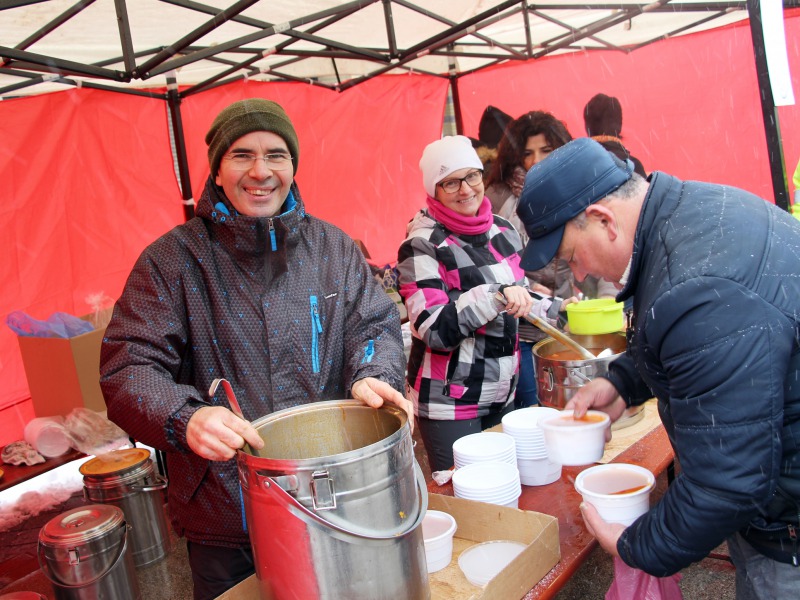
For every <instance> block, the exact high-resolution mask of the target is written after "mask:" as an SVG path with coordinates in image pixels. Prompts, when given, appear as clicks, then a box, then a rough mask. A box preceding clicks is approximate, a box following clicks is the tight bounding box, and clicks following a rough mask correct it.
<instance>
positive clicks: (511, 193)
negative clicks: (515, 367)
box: [486, 110, 616, 408]
mask: <svg viewBox="0 0 800 600" xmlns="http://www.w3.org/2000/svg"><path fill="white" fill-rule="evenodd" d="M571 139H572V136H571V135H570V133H569V131H568V130H567V126H566V125H565V124H564V123H563V122H562V121H559V120H558V119H556V118H555V117H554V116H553V115H552V114H550V113H548V112H544V111H541V110H535V111H531V112H528V113H525V114H524V115H522V116H521V117H519V118H518V119H515V120H514V121H513V122H511V124H509V126H508V127H507V128H506V132H505V135H504V136H503V139H502V140H501V141H500V144H499V146H498V152H497V159H496V160H495V161H494V163H493V165H492V169H491V170H490V171H489V176H488V178H487V180H486V195H487V196H488V198H489V200H490V201H491V203H492V212H494V213H495V214H497V215H500V216H501V217H503V218H504V219H507V220H508V221H509V222H511V224H512V225H514V227H516V229H517V231H518V232H519V234H520V237H521V238H522V243H523V244H525V243H527V241H528V236H527V234H526V233H525V228H524V227H523V226H522V222H521V221H520V220H519V217H518V216H517V203H518V202H519V196H520V193H521V192H522V184H523V183H524V181H525V173H527V172H528V169H530V168H531V167H532V166H533V165H535V164H537V163H539V162H541V161H542V160H544V159H545V158H546V157H547V156H549V155H550V153H551V152H552V151H553V150H555V149H556V148H560V147H561V146H563V145H564V144H566V143H567V142H569V141H570V140H571ZM525 275H526V276H527V277H528V281H529V282H530V285H531V288H532V290H533V291H534V292H538V293H540V294H543V295H545V296H549V297H553V298H556V297H561V298H572V297H573V295H574V294H575V293H576V292H577V291H581V292H584V290H582V289H579V288H578V287H577V286H576V285H575V278H574V277H573V276H572V273H571V272H570V270H569V265H567V264H566V263H565V262H564V261H559V260H553V261H552V262H551V263H550V264H548V265H546V266H545V267H544V268H542V269H539V270H537V271H527V272H526V273H525ZM584 287H585V288H586V290H585V292H584V293H585V295H586V296H587V297H593V298H594V297H613V296H615V295H616V289H614V287H613V286H612V285H610V284H609V283H608V282H599V281H597V280H590V281H587V282H586V283H585V285H584ZM562 308H563V306H562V304H561V302H560V301H555V302H553V304H552V305H551V308H550V313H549V315H548V316H549V317H550V318H552V319H558V313H559V311H560V310H561V309H562ZM546 337H547V334H546V333H544V332H543V331H541V330H540V329H538V328H537V327H536V326H534V325H532V324H530V323H529V322H528V321H526V320H524V319H522V320H520V323H519V347H520V370H519V383H518V384H517V391H516V395H515V398H514V405H515V406H516V407H517V408H524V407H526V406H534V405H536V404H538V393H537V389H536V367H535V362H534V361H535V358H534V355H533V347H534V346H535V345H536V344H537V343H538V342H540V341H541V340H543V339H545V338H546Z"/></svg>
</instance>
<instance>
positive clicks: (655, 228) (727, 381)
mask: <svg viewBox="0 0 800 600" xmlns="http://www.w3.org/2000/svg"><path fill="white" fill-rule="evenodd" d="M517 210H518V212H519V216H520V219H522V221H523V223H524V224H525V227H526V230H527V231H528V234H529V236H530V237H531V240H530V242H529V243H528V246H527V248H526V249H525V253H524V255H523V260H522V266H523V267H525V268H528V269H536V268H538V267H540V266H542V265H544V264H546V263H548V262H550V261H551V260H552V259H553V257H554V256H559V257H561V258H564V259H566V260H568V262H569V264H570V267H571V269H572V271H573V273H575V276H576V278H578V279H579V280H580V279H582V278H583V277H585V276H586V275H587V274H592V275H595V276H597V277H604V278H606V279H608V280H609V281H614V282H616V285H617V286H618V288H619V289H620V292H619V295H618V296H617V299H618V300H625V299H627V298H631V297H632V298H633V323H632V325H631V327H630V329H629V332H628V339H629V343H628V347H627V350H626V353H625V354H624V355H622V356H620V357H619V358H617V359H616V360H615V361H614V362H612V363H611V364H610V366H609V371H608V374H607V375H605V376H601V377H599V378H597V379H595V380H593V381H592V382H590V383H589V384H587V385H585V386H583V387H582V388H581V389H580V390H579V391H578V392H577V393H576V394H575V395H574V396H573V398H572V399H571V400H570V402H569V403H568V404H567V408H571V409H574V410H575V415H576V417H581V416H583V415H584V414H585V412H586V410H587V409H589V408H594V409H599V410H603V411H605V412H607V413H608V414H609V415H610V416H611V419H612V420H616V419H618V418H619V417H620V415H622V413H623V411H624V410H625V408H626V407H627V406H632V405H639V404H642V403H643V402H645V401H646V400H647V399H649V398H650V397H651V396H653V395H655V396H656V398H657V399H658V410H659V414H660V416H661V421H662V422H663V424H664V427H665V428H666V430H667V434H668V435H669V439H670V442H671V444H672V447H673V449H674V451H675V456H676V458H677V459H678V461H679V463H680V467H681V472H680V474H679V475H678V477H677V478H676V479H675V481H674V482H673V483H672V484H671V485H670V486H669V488H667V491H666V493H665V494H664V496H663V497H662V499H661V500H660V502H659V503H658V504H657V505H655V506H654V507H653V508H651V509H650V511H649V512H648V513H646V514H645V515H643V516H641V517H639V518H638V519H637V520H636V521H635V522H634V523H633V524H632V525H630V526H629V527H625V526H624V525H620V524H612V523H606V522H604V521H603V520H602V519H601V518H600V516H599V515H598V513H597V511H596V510H595V509H594V507H592V506H591V504H588V503H586V504H582V505H581V511H582V513H583V517H584V520H585V522H586V525H587V527H588V528H589V531H590V532H591V533H592V534H593V535H595V537H597V539H598V541H599V542H600V544H601V545H602V547H603V548H604V549H605V550H606V551H607V552H609V553H611V554H613V555H614V556H619V557H620V558H622V560H623V561H624V562H625V563H627V564H628V565H629V566H631V567H633V568H636V569H640V570H643V571H646V572H647V573H649V574H650V575H654V576H657V577H664V576H667V575H671V574H673V573H675V572H677V571H678V570H680V569H682V568H684V567H686V566H688V565H690V564H691V563H693V562H696V561H699V560H701V559H702V558H704V557H705V556H706V555H708V553H709V552H711V551H712V550H713V549H714V548H715V547H716V546H717V545H719V544H720V543H721V542H722V541H723V540H726V539H727V543H728V550H729V552H730V556H731V559H732V561H733V563H734V565H735V566H736V597H737V598H738V599H739V600H743V599H751V598H763V599H766V598H770V599H772V598H794V597H796V596H797V591H798V590H799V589H800V543H798V528H800V468H799V467H800V444H799V443H798V440H800V343H799V342H798V340H800V277H798V273H800V253H798V249H799V248H800V223H798V221H797V220H796V219H794V218H792V217H791V216H790V215H789V214H787V213H786V212H785V211H782V210H780V209H779V208H778V207H776V206H775V205H774V204H772V203H770V202H767V201H765V200H763V199H761V198H758V197H757V196H754V195H752V194H750V193H748V192H745V191H743V190H739V189H736V188H733V187H729V186H724V185H714V184H708V183H699V182H693V181H681V180H679V179H677V178H675V177H672V176H670V175H667V174H666V173H660V172H655V173H653V174H652V175H651V176H650V178H649V180H645V179H643V178H642V177H640V176H639V175H637V174H636V173H634V172H633V170H632V166H631V164H630V163H629V162H627V161H626V162H622V161H620V160H618V159H617V158H616V156H614V155H613V154H611V153H609V152H607V151H606V150H605V149H604V148H603V147H602V146H600V145H599V144H598V143H596V142H595V141H593V140H590V139H587V138H583V139H579V140H575V141H573V142H570V143H569V144H567V145H566V146H563V147H562V148H559V149H558V150H556V151H555V152H554V153H553V154H552V155H551V156H550V158H548V159H547V160H546V161H544V162H542V163H540V164H539V165H536V167H534V168H532V169H531V170H530V171H529V172H528V174H527V176H526V179H525V185H524V187H523V190H522V197H521V199H520V204H519V207H518V209H517Z"/></svg>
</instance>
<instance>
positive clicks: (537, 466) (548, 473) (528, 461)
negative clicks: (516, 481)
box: [503, 406, 561, 485]
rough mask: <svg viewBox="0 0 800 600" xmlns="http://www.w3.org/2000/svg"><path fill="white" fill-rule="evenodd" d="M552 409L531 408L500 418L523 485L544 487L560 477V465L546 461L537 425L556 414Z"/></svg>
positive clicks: (540, 430) (542, 434)
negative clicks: (513, 449)
mask: <svg viewBox="0 0 800 600" xmlns="http://www.w3.org/2000/svg"><path fill="white" fill-rule="evenodd" d="M559 414H560V413H559V411H558V410H556V409H555V408H548V407H545V406H531V407H529V408H520V409H518V410H514V411H511V412H510V413H508V414H507V415H505V416H504V417H503V433H506V434H508V435H510V436H511V437H513V438H514V445H515V447H516V449H517V467H518V469H519V477H520V481H521V482H522V483H523V485H547V484H548V483H553V482H554V481H556V480H557V479H559V478H560V477H561V465H560V464H558V463H555V462H552V461H550V459H549V458H548V456H547V446H546V445H545V442H544V431H542V429H541V428H540V427H539V422H540V421H543V420H545V419H549V418H551V417H554V416H557V415H559Z"/></svg>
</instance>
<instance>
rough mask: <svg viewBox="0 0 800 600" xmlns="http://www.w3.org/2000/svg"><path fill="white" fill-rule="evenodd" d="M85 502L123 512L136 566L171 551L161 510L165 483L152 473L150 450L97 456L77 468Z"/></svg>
mask: <svg viewBox="0 0 800 600" xmlns="http://www.w3.org/2000/svg"><path fill="white" fill-rule="evenodd" d="M80 471H81V473H82V474H83V495H84V497H85V498H86V500H87V501H88V502H97V503H101V504H113V505H114V506H118V507H119V508H120V509H122V512H123V513H124V515H125V518H126V519H127V521H128V523H129V524H130V526H131V550H132V553H133V562H134V563H135V564H136V566H137V567H142V566H145V565H149V564H152V563H155V562H157V561H159V560H161V559H163V558H164V557H165V556H166V555H167V552H169V550H170V537H169V527H168V525H167V517H166V511H165V508H164V493H163V491H164V490H165V489H166V487H167V481H166V479H164V478H163V477H161V476H160V475H159V474H157V473H156V472H155V468H154V466H153V461H152V460H150V451H149V450H147V449H145V448H126V449H123V450H115V451H113V452H109V453H107V454H102V455H99V456H97V457H95V458H93V459H91V460H88V461H86V462H85V463H83V464H82V465H81V467H80Z"/></svg>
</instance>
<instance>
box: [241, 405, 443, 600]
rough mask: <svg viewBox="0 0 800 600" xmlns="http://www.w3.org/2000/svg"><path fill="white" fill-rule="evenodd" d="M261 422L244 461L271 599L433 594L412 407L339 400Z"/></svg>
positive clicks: (265, 594) (258, 553)
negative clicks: (259, 444) (258, 445)
mask: <svg viewBox="0 0 800 600" xmlns="http://www.w3.org/2000/svg"><path fill="white" fill-rule="evenodd" d="M253 427H255V428H256V430H257V431H258V432H259V434H260V435H261V438H262V439H263V440H264V442H265V444H266V445H265V447H264V448H263V449H262V450H259V451H258V456H254V455H253V454H250V453H247V452H245V451H239V453H238V457H237V461H238V465H239V481H240V483H241V485H242V492H243V494H244V505H245V515H246V518H247V529H248V532H249V535H250V541H251V543H252V546H253V556H254V560H255V567H256V575H257V577H258V580H259V590H260V594H261V598H262V599H267V598H269V599H270V600H305V599H307V598H315V599H320V600H340V599H341V598H347V599H348V600H396V599H397V598H403V599H407V600H426V599H428V598H430V588H429V586H428V573H427V567H426V563H425V548H424V542H423V538H422V527H421V526H420V525H421V523H422V519H423V517H424V515H425V510H426V508H427V503H428V495H427V489H426V487H425V482H424V478H423V477H422V473H421V471H420V469H419V465H417V463H416V460H415V459H414V450H413V445H412V441H411V430H410V427H409V425H408V418H407V415H406V413H405V412H403V411H402V410H399V409H397V408H396V407H391V406H383V407H381V408H379V409H374V408H370V407H368V406H366V405H364V404H362V403H361V402H358V401H355V400H333V401H328V402H317V403H313V404H307V405H304V406H298V407H295V408H290V409H286V410H282V411H279V412H276V413H273V414H271V415H267V416H266V417H263V418H261V419H258V420H256V421H254V422H253Z"/></svg>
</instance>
